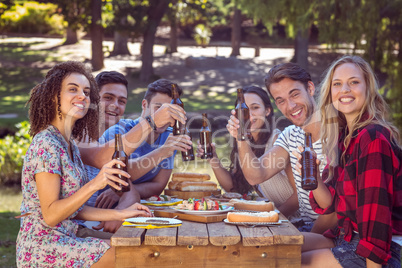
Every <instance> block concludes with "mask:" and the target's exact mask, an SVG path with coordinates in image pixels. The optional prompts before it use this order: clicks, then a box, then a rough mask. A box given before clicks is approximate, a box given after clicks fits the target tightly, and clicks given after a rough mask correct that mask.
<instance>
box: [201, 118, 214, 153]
mask: <svg viewBox="0 0 402 268" xmlns="http://www.w3.org/2000/svg"><path fill="white" fill-rule="evenodd" d="M211 141H212V137H211V130H210V129H209V127H208V118H207V114H206V113H204V114H202V127H201V129H200V144H201V146H202V149H203V150H204V153H203V154H202V156H201V159H208V158H212V157H213V154H212V146H211Z"/></svg>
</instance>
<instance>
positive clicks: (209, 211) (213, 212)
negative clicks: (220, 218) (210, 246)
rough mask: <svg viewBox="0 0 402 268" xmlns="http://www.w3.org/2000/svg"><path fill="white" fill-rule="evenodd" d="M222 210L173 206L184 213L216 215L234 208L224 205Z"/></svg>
mask: <svg viewBox="0 0 402 268" xmlns="http://www.w3.org/2000/svg"><path fill="white" fill-rule="evenodd" d="M222 208H223V209H222V210H188V209H178V208H175V207H172V209H174V210H176V211H178V212H182V213H184V214H191V215H216V214H222V213H226V212H229V211H232V210H233V207H228V206H223V207H222Z"/></svg>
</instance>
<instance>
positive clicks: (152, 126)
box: [145, 115, 156, 130]
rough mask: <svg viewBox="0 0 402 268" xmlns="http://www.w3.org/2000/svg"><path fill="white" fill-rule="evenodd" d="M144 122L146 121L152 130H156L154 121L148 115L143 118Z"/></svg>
mask: <svg viewBox="0 0 402 268" xmlns="http://www.w3.org/2000/svg"><path fill="white" fill-rule="evenodd" d="M145 120H147V122H148V124H149V126H150V127H151V128H152V129H153V130H156V125H155V122H154V120H153V119H152V117H151V116H150V115H148V116H145Z"/></svg>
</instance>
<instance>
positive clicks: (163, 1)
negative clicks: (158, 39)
mask: <svg viewBox="0 0 402 268" xmlns="http://www.w3.org/2000/svg"><path fill="white" fill-rule="evenodd" d="M169 2H170V1H169V0H151V1H150V8H149V12H148V23H147V25H146V27H145V31H144V42H143V45H142V58H141V61H142V66H141V73H140V80H141V81H142V82H149V80H150V79H151V77H152V75H153V74H154V70H153V66H152V63H153V61H154V54H153V48H154V43H155V33H156V29H157V28H158V25H159V23H160V22H161V19H162V17H163V15H164V14H165V11H166V10H167V8H168V6H169Z"/></svg>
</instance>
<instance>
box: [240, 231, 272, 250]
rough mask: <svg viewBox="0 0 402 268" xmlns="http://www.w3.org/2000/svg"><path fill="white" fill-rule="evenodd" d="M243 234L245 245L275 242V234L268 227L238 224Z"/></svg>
mask: <svg viewBox="0 0 402 268" xmlns="http://www.w3.org/2000/svg"><path fill="white" fill-rule="evenodd" d="M237 228H239V231H240V234H241V236H242V243H243V246H246V247H247V246H269V245H273V244H274V236H273V234H272V232H271V231H270V230H269V229H268V227H263V226H260V227H245V226H237Z"/></svg>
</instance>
